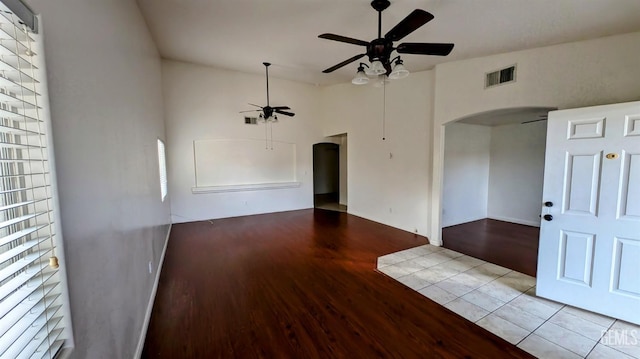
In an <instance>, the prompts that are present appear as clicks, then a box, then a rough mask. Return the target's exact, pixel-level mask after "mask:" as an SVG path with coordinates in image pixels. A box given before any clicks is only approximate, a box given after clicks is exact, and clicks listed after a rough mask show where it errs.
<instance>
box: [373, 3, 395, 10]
mask: <svg viewBox="0 0 640 359" xmlns="http://www.w3.org/2000/svg"><path fill="white" fill-rule="evenodd" d="M389 5H391V2H389V1H388V0H373V1H372V2H371V7H372V8H374V9H376V11H384V10H385V9H386V8H388V7H389Z"/></svg>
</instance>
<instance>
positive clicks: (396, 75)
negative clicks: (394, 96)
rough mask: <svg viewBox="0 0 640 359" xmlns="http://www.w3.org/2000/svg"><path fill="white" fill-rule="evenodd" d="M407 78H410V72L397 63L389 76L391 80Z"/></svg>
mask: <svg viewBox="0 0 640 359" xmlns="http://www.w3.org/2000/svg"><path fill="white" fill-rule="evenodd" d="M407 76H409V70H407V69H405V68H404V65H403V64H402V63H401V62H400V63H398V62H396V64H395V66H394V67H393V71H391V73H390V74H389V78H390V79H392V80H397V79H403V78H405V77H407Z"/></svg>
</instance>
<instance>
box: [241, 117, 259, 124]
mask: <svg viewBox="0 0 640 359" xmlns="http://www.w3.org/2000/svg"><path fill="white" fill-rule="evenodd" d="M244 124H245V125H257V124H258V119H257V118H256V117H245V118H244Z"/></svg>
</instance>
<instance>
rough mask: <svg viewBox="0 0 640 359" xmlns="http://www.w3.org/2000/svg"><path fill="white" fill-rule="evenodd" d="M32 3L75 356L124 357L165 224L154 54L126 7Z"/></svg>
mask: <svg viewBox="0 0 640 359" xmlns="http://www.w3.org/2000/svg"><path fill="white" fill-rule="evenodd" d="M29 4H30V6H31V7H32V8H33V9H34V10H35V11H36V12H38V13H41V14H42V20H43V21H42V25H43V30H44V31H43V34H44V41H45V54H46V61H47V72H48V87H49V96H50V102H51V116H52V123H53V128H52V132H53V139H54V147H55V151H56V154H55V158H56V165H57V171H56V176H57V182H58V190H59V194H60V207H61V217H62V223H61V225H62V226H61V227H62V232H63V234H64V240H65V258H66V262H65V263H64V265H66V266H67V275H68V280H69V291H70V293H69V294H70V301H71V314H72V320H73V329H74V336H75V345H76V346H75V350H74V352H73V354H72V357H73V358H131V357H133V355H134V352H135V350H136V344H137V342H138V339H139V337H140V333H141V329H142V327H143V321H144V316H145V310H146V308H147V303H148V301H149V297H150V294H151V290H152V287H153V283H154V277H155V273H156V271H157V270H158V268H157V264H158V262H159V259H160V255H161V251H162V249H163V246H164V244H165V238H166V235H167V230H168V224H169V220H170V219H169V203H168V201H166V202H165V203H162V202H161V200H160V181H159V178H158V176H159V175H158V173H159V172H158V157H157V145H156V141H157V139H158V138H162V139H164V137H165V130H164V121H163V111H162V93H161V90H160V89H161V87H162V83H161V77H160V75H161V69H160V60H159V56H158V52H157V50H156V48H155V45H154V43H153V41H152V39H151V36H150V35H149V33H148V31H147V28H146V26H145V23H144V20H143V19H142V16H141V15H140V12H139V10H138V8H137V6H136V4H135V2H132V1H126V0H118V1H82V0H58V1H46V0H32V1H29ZM170 196H171V194H169V197H170ZM149 261H152V262H153V266H154V268H153V272H154V273H153V274H149V272H148V269H147V265H148V262H149Z"/></svg>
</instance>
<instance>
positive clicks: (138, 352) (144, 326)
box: [133, 224, 173, 359]
mask: <svg viewBox="0 0 640 359" xmlns="http://www.w3.org/2000/svg"><path fill="white" fill-rule="evenodd" d="M172 226H173V224H169V230H168V231H167V237H166V238H165V241H164V248H162V254H161V255H160V260H159V261H158V268H157V269H156V278H155V280H154V282H153V289H151V295H150V296H149V303H148V304H147V311H146V313H145V314H144V322H143V323H142V331H141V332H140V339H139V340H138V346H137V347H136V353H135V354H134V355H133V357H134V359H140V357H142V349H144V342H145V340H146V339H147V329H149V321H151V312H152V311H153V303H154V302H155V299H156V292H157V291H158V283H159V282H160V273H161V272H162V264H163V263H164V255H165V253H166V252H167V245H168V244H169V235H170V234H171V227H172Z"/></svg>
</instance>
